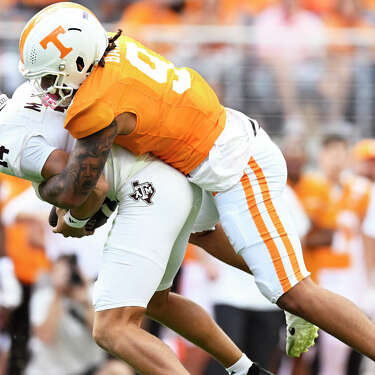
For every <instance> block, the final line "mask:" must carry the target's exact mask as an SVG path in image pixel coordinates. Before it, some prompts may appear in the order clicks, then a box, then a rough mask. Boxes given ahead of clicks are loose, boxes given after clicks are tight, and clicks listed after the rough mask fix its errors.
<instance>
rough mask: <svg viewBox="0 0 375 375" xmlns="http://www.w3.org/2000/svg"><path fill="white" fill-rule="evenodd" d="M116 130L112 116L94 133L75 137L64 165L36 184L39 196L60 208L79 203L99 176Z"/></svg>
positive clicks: (73, 207)
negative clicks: (109, 122) (108, 121)
mask: <svg viewBox="0 0 375 375" xmlns="http://www.w3.org/2000/svg"><path fill="white" fill-rule="evenodd" d="M116 134H117V123H116V120H114V121H113V122H112V123H111V124H110V125H109V126H107V127H106V128H104V129H102V130H100V131H98V132H97V133H94V134H92V135H89V136H88V137H85V138H81V139H78V140H77V142H76V144H75V146H74V149H73V150H72V152H71V153H70V155H69V158H68V161H67V164H66V166H65V167H64V169H63V170H62V171H61V172H60V173H58V174H56V175H54V176H52V177H50V178H49V179H48V180H47V181H45V182H43V183H42V184H41V185H40V186H39V194H40V196H41V197H42V199H43V200H45V201H47V202H49V203H51V204H53V205H55V206H58V207H62V208H69V209H75V208H78V207H79V206H82V205H83V203H85V201H86V199H87V198H88V196H89V195H90V193H91V192H92V191H93V189H94V188H95V186H96V184H97V182H98V180H99V177H100V175H101V173H102V171H103V168H104V164H105V162H106V161H107V158H108V154H109V152H110V150H111V147H112V144H113V141H114V139H115V137H116ZM57 164H58V162H56V163H55V165H57ZM53 167H54V166H51V168H53ZM77 218H78V217H77Z"/></svg>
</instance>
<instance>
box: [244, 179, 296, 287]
mask: <svg viewBox="0 0 375 375" xmlns="http://www.w3.org/2000/svg"><path fill="white" fill-rule="evenodd" d="M241 184H242V187H243V190H244V192H245V196H246V202H247V206H248V208H249V211H250V214H251V216H252V218H253V220H254V223H255V225H256V227H257V230H258V232H259V234H260V235H261V237H262V240H263V242H264V244H265V245H266V247H267V249H268V252H269V253H270V256H271V259H272V263H273V266H274V268H275V271H276V274H277V277H278V278H279V281H280V284H281V287H282V288H283V291H284V292H286V291H288V290H289V289H291V287H292V286H291V284H290V281H289V279H288V276H287V274H286V272H285V268H284V265H283V262H282V259H281V257H280V253H279V250H278V248H277V246H276V243H275V241H274V240H273V238H272V236H271V235H270V232H269V231H268V230H267V227H266V224H265V222H264V220H263V218H262V215H261V213H260V212H259V208H258V206H257V203H256V200H255V196H254V191H253V188H252V186H251V183H250V179H249V177H248V176H247V174H246V173H244V175H243V176H242V178H241Z"/></svg>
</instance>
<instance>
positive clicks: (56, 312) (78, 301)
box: [25, 255, 105, 375]
mask: <svg viewBox="0 0 375 375" xmlns="http://www.w3.org/2000/svg"><path fill="white" fill-rule="evenodd" d="M30 312H31V323H32V332H33V338H32V341H31V343H32V345H31V348H32V352H33V356H32V359H31V361H30V363H29V365H28V367H27V369H26V372H25V373H26V375H41V374H53V375H67V374H89V373H93V372H94V370H95V369H96V368H97V366H98V365H99V364H100V363H101V362H102V361H103V359H104V357H105V354H104V352H103V351H102V350H101V349H99V347H98V346H97V345H96V344H95V342H94V341H93V340H92V337H91V328H92V323H93V318H94V312H93V308H92V304H91V298H90V296H89V285H88V284H87V283H86V282H85V280H84V279H83V277H82V276H81V274H80V271H79V269H78V267H77V264H76V261H75V258H73V257H72V256H66V255H65V256H61V257H60V258H58V259H57V261H56V262H55V263H54V264H53V267H52V270H51V274H50V277H49V280H48V281H45V282H44V283H43V280H40V284H39V285H38V286H37V288H36V290H35V292H34V294H33V296H32V299H31V308H30ZM90 371H91V372H90Z"/></svg>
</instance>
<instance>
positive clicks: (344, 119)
mask: <svg viewBox="0 0 375 375" xmlns="http://www.w3.org/2000/svg"><path fill="white" fill-rule="evenodd" d="M53 2H56V1H51V0H1V2H0V91H3V92H5V93H7V94H8V95H11V94H12V92H13V90H14V89H15V88H16V87H17V86H18V85H19V84H20V83H21V82H22V77H21V75H20V74H19V73H18V70H17V65H18V49H17V47H18V37H19V34H20V31H21V30H22V27H23V25H24V23H25V22H26V21H27V20H28V19H29V18H30V17H31V16H32V15H33V14H34V13H35V12H36V11H38V10H39V9H41V8H42V7H44V6H46V5H48V4H51V3H53ZM77 2H79V3H81V4H83V5H85V6H87V7H88V8H90V9H92V10H93V11H94V12H95V13H96V14H97V15H98V17H99V18H100V19H101V20H103V21H105V22H107V28H108V30H109V31H115V30H116V29H117V28H122V29H123V30H124V32H125V33H126V34H128V35H130V36H133V37H135V38H137V39H140V40H141V41H143V42H144V43H145V44H146V45H148V46H150V47H152V48H154V49H156V50H157V51H159V52H160V53H162V54H164V55H167V56H168V58H169V59H171V60H172V61H173V62H174V63H175V64H176V65H177V66H179V65H187V66H190V67H193V68H195V69H196V70H198V71H199V72H200V73H201V74H202V75H203V76H204V77H205V78H207V80H208V81H209V82H210V83H211V84H212V85H213V87H214V88H215V90H216V92H217V93H218V95H219V97H220V98H221V100H222V102H223V103H224V104H225V105H227V106H229V107H233V108H235V109H239V110H241V111H243V112H244V113H246V114H248V115H250V116H251V117H254V118H256V119H257V120H258V121H259V122H260V123H261V124H262V126H263V127H264V128H265V129H267V131H268V132H270V133H271V135H273V136H274V137H275V138H276V140H278V142H279V144H280V145H281V147H282V149H283V152H284V156H285V158H286V161H287V165H288V171H289V184H288V185H289V186H288V189H287V190H286V192H285V194H286V195H287V199H288V202H289V206H290V209H291V212H292V215H293V217H294V218H295V220H296V225H297V228H298V232H299V234H300V236H301V239H302V240H303V244H304V249H305V250H304V255H305V261H306V263H307V266H308V268H309V270H310V271H311V272H312V277H313V278H314V280H315V281H317V282H318V283H320V284H321V285H322V286H323V287H326V288H328V289H331V290H333V291H335V292H338V293H341V294H343V295H345V296H346V297H348V298H350V299H351V300H352V301H354V302H356V303H357V304H359V305H360V306H361V307H362V308H363V309H364V310H365V311H366V312H367V313H368V314H369V315H370V316H371V317H374V318H375V251H374V250H375V185H374V182H375V138H373V139H372V138H371V137H375V106H374V105H373V102H374V100H375V0H362V1H361V0H138V1H130V0H105V1H103V0H102V1H100V0H91V1H77ZM0 202H1V203H0V204H1V237H0V238H1V241H0V254H1V257H0V331H1V334H0V375H2V374H9V375H21V374H26V375H84V374H86V375H89V374H95V375H130V374H132V372H131V370H130V369H128V368H127V367H126V365H124V364H122V363H120V362H118V361H117V360H115V359H113V358H108V357H107V356H106V355H105V354H104V352H102V351H101V350H100V349H99V348H98V347H96V345H95V344H94V343H93V341H92V340H91V336H90V327H91V324H92V318H93V311H92V307H91V297H90V294H91V289H92V283H93V281H94V280H95V276H96V273H97V269H98V266H99V263H100V252H101V248H102V246H103V244H104V241H105V234H106V231H108V226H107V227H105V228H102V229H101V230H98V231H97V232H98V233H96V234H95V235H94V236H92V237H89V238H85V239H80V240H75V239H64V238H62V237H60V236H57V235H53V234H52V233H51V230H50V228H49V227H48V224H47V218H48V213H49V209H50V206H49V205H48V204H44V203H43V202H41V201H39V200H38V199H37V198H36V197H35V195H34V192H33V190H31V189H30V185H29V183H27V182H25V181H21V180H18V179H15V178H11V177H8V176H5V175H1V176H0ZM175 290H176V291H178V292H180V293H182V294H184V295H186V296H188V297H189V298H191V299H193V300H195V301H197V302H198V303H200V304H201V305H202V306H204V307H205V308H206V309H208V310H209V311H210V312H211V313H212V314H214V316H215V318H216V319H217V321H218V322H219V324H220V325H221V326H222V327H223V329H224V330H225V331H226V332H227V333H229V335H230V336H231V337H232V338H233V339H234V341H235V342H236V343H237V344H238V345H239V346H240V348H241V349H243V350H244V351H245V352H246V353H247V355H248V356H249V357H250V358H251V359H252V360H254V361H258V362H260V363H261V364H262V365H263V366H265V367H269V368H270V369H271V370H273V371H274V372H275V373H277V374H278V375H346V374H350V375H356V374H361V375H370V374H375V366H374V364H373V363H370V362H368V361H367V360H366V359H364V358H362V357H361V356H360V355H359V354H357V353H355V352H354V351H352V350H350V349H349V348H348V347H346V346H345V345H344V344H341V343H340V342H338V341H337V340H335V339H333V338H332V337H330V336H329V335H327V334H324V333H321V334H320V338H319V342H318V344H317V345H316V347H315V348H313V349H312V350H310V352H309V353H306V354H305V355H303V356H302V358H300V359H297V360H292V359H289V358H286V357H285V355H284V354H283V352H284V345H285V343H284V340H285V333H284V327H283V325H284V323H283V313H282V312H281V311H280V310H279V309H278V308H277V307H275V306H273V305H271V304H270V303H269V302H268V301H266V300H265V299H264V298H263V297H262V296H261V295H260V293H259V292H258V291H257V288H256V286H255V284H254V283H253V281H252V279H251V277H250V276H248V275H245V274H243V273H241V272H240V271H237V270H234V269H232V268H230V267H228V266H225V265H223V264H221V263H219V262H217V261H215V260H213V259H212V258H210V257H209V256H208V255H207V254H206V253H204V252H203V251H202V250H200V249H198V248H195V247H189V248H188V252H187V255H186V258H185V262H184V265H183V268H182V270H181V272H180V274H179V276H178V279H177V280H176V283H175ZM145 325H148V327H149V329H150V331H151V332H153V333H155V334H157V335H159V336H161V337H163V339H164V340H166V342H168V343H169V344H170V345H171V346H172V347H173V348H174V349H175V350H176V352H177V353H178V355H179V357H180V358H181V360H182V361H183V363H184V365H185V366H186V368H187V369H188V370H189V372H190V373H191V374H192V375H221V374H222V375H225V371H224V370H223V369H221V368H220V366H219V365H218V364H216V363H215V362H214V361H211V360H210V359H209V358H208V357H207V355H206V354H205V353H204V352H202V351H201V350H200V349H198V348H196V347H194V346H192V345H190V344H188V343H187V342H185V341H184V340H182V339H180V338H179V337H177V336H175V335H174V334H172V333H171V332H170V331H167V330H166V329H164V328H162V327H160V326H158V325H157V324H155V323H153V322H145Z"/></svg>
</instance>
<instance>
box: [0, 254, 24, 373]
mask: <svg viewBox="0 0 375 375" xmlns="http://www.w3.org/2000/svg"><path fill="white" fill-rule="evenodd" d="M21 300H22V289H21V286H20V283H19V281H18V280H17V279H16V276H15V274H14V267H13V262H12V260H11V259H10V258H9V257H7V256H1V257H0V374H1V375H5V374H6V371H7V367H8V358H9V349H10V345H11V338H10V335H9V333H8V325H9V320H10V318H11V314H12V312H13V310H14V309H15V308H17V307H18V306H19V305H20V303H21Z"/></svg>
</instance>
